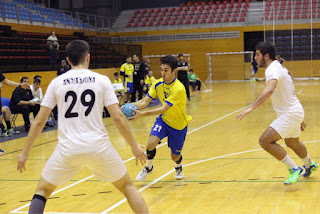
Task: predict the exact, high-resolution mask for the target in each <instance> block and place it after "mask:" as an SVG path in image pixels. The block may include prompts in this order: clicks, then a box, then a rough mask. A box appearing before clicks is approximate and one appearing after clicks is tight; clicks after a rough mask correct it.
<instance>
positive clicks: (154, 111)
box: [129, 102, 171, 120]
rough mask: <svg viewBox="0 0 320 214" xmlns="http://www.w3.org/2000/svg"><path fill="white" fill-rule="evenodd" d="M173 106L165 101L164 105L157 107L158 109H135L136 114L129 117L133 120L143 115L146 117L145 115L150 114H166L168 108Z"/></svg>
mask: <svg viewBox="0 0 320 214" xmlns="http://www.w3.org/2000/svg"><path fill="white" fill-rule="evenodd" d="M170 107H171V106H170V105H169V104H168V103H166V102H165V103H163V105H162V106H161V107H160V108H156V109H152V110H149V111H143V112H141V111H137V110H134V111H135V112H136V114H135V115H134V116H133V117H129V119H131V120H137V119H139V118H141V117H145V116H150V115H159V114H164V113H165V112H166V111H168V109H169V108H170Z"/></svg>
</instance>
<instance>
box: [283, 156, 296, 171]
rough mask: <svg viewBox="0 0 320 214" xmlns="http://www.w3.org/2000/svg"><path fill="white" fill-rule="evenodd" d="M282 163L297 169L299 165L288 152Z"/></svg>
mask: <svg viewBox="0 0 320 214" xmlns="http://www.w3.org/2000/svg"><path fill="white" fill-rule="evenodd" d="M281 162H282V163H284V164H285V165H287V166H288V168H289V169H297V168H298V166H297V165H296V164H295V163H294V162H293V160H292V159H291V157H290V156H289V155H288V154H287V155H286V156H285V157H284V158H283V159H282V160H281Z"/></svg>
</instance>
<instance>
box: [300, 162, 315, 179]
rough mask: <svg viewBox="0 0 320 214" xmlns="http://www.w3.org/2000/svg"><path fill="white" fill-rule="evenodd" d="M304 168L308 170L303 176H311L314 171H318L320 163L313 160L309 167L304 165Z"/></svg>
mask: <svg viewBox="0 0 320 214" xmlns="http://www.w3.org/2000/svg"><path fill="white" fill-rule="evenodd" d="M303 168H305V170H306V172H305V173H304V174H303V177H309V176H310V175H311V173H312V172H313V171H316V170H317V169H318V168H319V164H318V163H316V162H313V161H311V164H310V167H309V168H306V167H305V165H303Z"/></svg>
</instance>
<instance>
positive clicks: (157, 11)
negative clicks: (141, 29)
mask: <svg viewBox="0 0 320 214" xmlns="http://www.w3.org/2000/svg"><path fill="white" fill-rule="evenodd" d="M172 9H174V11H175V10H176V9H175V8H174V7H173V8H172ZM160 12H161V9H160V8H159V9H157V10H156V13H160Z"/></svg>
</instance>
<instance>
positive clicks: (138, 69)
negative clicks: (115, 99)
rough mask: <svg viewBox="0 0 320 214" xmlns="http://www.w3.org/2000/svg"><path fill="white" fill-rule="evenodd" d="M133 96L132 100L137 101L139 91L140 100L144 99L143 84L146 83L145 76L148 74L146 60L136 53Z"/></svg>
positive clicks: (134, 58)
mask: <svg viewBox="0 0 320 214" xmlns="http://www.w3.org/2000/svg"><path fill="white" fill-rule="evenodd" d="M132 59H133V66H134V72H133V96H132V97H131V102H132V103H133V102H135V101H136V93H137V91H138V93H139V98H138V100H141V99H142V95H143V85H144V78H145V76H146V65H145V63H144V62H142V61H141V60H140V57H139V55H138V54H134V55H133V57H132Z"/></svg>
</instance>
